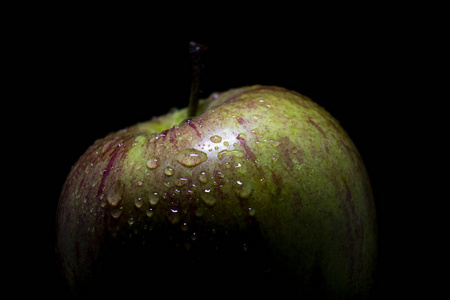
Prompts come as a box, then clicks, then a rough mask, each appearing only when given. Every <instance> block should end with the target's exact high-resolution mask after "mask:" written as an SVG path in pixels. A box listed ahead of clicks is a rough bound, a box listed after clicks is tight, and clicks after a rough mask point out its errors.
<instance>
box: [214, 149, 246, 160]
mask: <svg viewBox="0 0 450 300" xmlns="http://www.w3.org/2000/svg"><path fill="white" fill-rule="evenodd" d="M225 156H235V157H239V158H241V157H244V152H242V151H241V150H222V151H220V152H219V153H217V158H219V159H223V158H224V157H225Z"/></svg>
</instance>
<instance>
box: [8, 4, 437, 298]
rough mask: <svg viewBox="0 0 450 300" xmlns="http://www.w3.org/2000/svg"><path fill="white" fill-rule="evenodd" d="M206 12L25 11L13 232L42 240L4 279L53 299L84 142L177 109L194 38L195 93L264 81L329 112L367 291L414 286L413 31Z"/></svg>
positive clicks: (358, 20) (419, 268)
mask: <svg viewBox="0 0 450 300" xmlns="http://www.w3.org/2000/svg"><path fill="white" fill-rule="evenodd" d="M217 9H219V8H215V9H213V10H211V11H210V12H208V13H205V14H199V15H200V17H199V16H198V15H195V16H192V17H190V16H189V15H188V16H187V17H186V16H185V17H184V18H179V16H178V15H176V14H173V13H168V14H167V15H165V16H163V17H159V13H160V11H159V10H153V11H151V12H149V15H148V16H139V17H137V16H135V14H134V13H125V12H124V13H117V12H116V13H115V14H111V15H109V14H108V13H106V12H104V11H102V10H96V11H95V12H93V13H90V12H89V10H88V9H87V10H86V11H87V12H86V11H84V10H82V11H83V12H80V13H69V12H68V11H61V12H60V13H59V14H56V15H53V14H50V16H48V17H45V18H44V17H42V18H40V17H37V18H34V19H33V21H32V22H28V23H27V25H26V26H25V27H24V28H23V31H22V32H23V34H22V35H21V36H20V37H18V38H17V37H16V38H15V40H16V41H18V42H20V46H17V47H16V48H15V49H17V52H18V53H17V56H16V57H17V58H16V59H15V60H13V63H16V64H17V68H16V69H15V71H14V76H17V77H18V78H20V79H21V80H22V82H27V84H25V85H21V86H20V88H17V89H16V93H17V95H16V98H15V99H17V102H18V103H16V104H19V105H18V106H19V108H18V111H23V110H25V111H26V113H27V114H26V116H25V115H22V118H23V119H28V120H32V122H31V123H30V125H28V126H29V127H30V128H29V131H30V132H32V134H29V133H27V134H26V135H25V136H30V135H31V136H32V139H27V141H28V142H27V147H26V151H27V153H28V155H29V153H30V152H31V153H33V157H32V158H33V160H32V162H33V164H31V163H30V164H29V165H28V169H27V170H28V171H27V172H28V174H34V175H36V174H39V175H36V176H34V175H33V176H34V177H35V178H36V179H35V180H34V182H37V186H38V188H35V192H34V195H38V196H36V199H35V200H38V201H39V202H32V201H31V202H30V203H31V204H30V205H31V208H30V209H29V210H31V211H32V212H33V213H32V215H34V216H35V215H38V216H39V217H38V218H37V220H36V221H35V218H30V219H29V220H30V223H31V224H28V223H27V224H26V229H23V230H21V232H22V233H21V235H20V236H21V237H23V236H24V235H26V236H27V237H28V239H31V238H33V237H36V238H39V239H40V240H41V241H43V242H42V243H39V245H35V244H34V242H33V243H31V244H32V246H31V245H30V244H28V243H27V245H26V246H24V247H21V248H24V249H25V250H21V251H23V253H24V254H23V255H22V256H23V257H27V256H28V257H32V262H30V263H28V262H27V263H25V266H21V267H19V268H16V269H15V271H14V272H15V273H17V278H18V279H17V280H19V281H24V282H33V283H34V285H33V289H34V290H35V291H36V293H37V294H43V295H55V296H59V295H61V293H62V290H61V289H60V285H61V280H62V278H61V276H60V275H59V273H58V269H57V264H56V260H55V259H56V257H55V254H54V253H55V252H54V234H55V232H54V228H55V223H54V218H55V210H56V206H57V202H58V198H59V194H60V192H61V188H62V185H63V183H64V181H65V178H66V177H67V175H68V173H69V171H70V168H71V166H72V165H73V164H74V163H75V162H76V160H77V159H78V158H79V157H80V156H81V155H82V154H83V152H84V151H85V150H86V149H87V147H88V146H89V145H91V144H92V143H93V142H94V141H95V140H96V139H98V138H101V137H103V136H105V135H106V134H108V133H110V132H112V131H116V130H119V129H122V128H124V127H127V126H130V125H133V124H135V123H137V122H140V121H145V120H148V119H150V118H151V117H152V116H157V115H161V114H164V113H166V112H168V111H169V110H170V108H172V107H179V108H180V107H185V106H187V103H188V98H189V88H190V61H189V55H188V42H189V41H191V40H194V41H197V42H199V43H203V44H206V45H207V46H208V47H209V50H208V52H207V54H206V56H205V69H204V73H203V77H202V86H201V96H203V97H207V96H208V95H209V94H210V93H212V92H215V91H225V90H227V89H229V88H234V87H240V86H245V85H253V84H266V85H277V86H282V87H285V88H288V89H292V90H295V91H297V92H300V93H302V94H304V95H306V96H308V97H310V98H311V99H313V100H314V101H315V102H317V103H318V104H319V105H321V106H322V107H324V108H325V109H326V110H328V111H329V112H330V113H331V114H332V115H333V116H334V117H335V118H336V119H338V120H339V121H340V123H341V125H342V126H343V127H344V129H345V130H346V131H347V132H348V134H349V135H350V137H351V138H352V140H353V141H354V143H355V144H356V146H357V148H358V149H359V151H360V153H361V156H362V158H363V161H364V162H365V164H366V167H367V170H368V173H369V176H370V178H371V183H372V187H373V193H374V196H375V201H376V207H377V217H378V226H379V264H378V280H377V295H378V297H379V298H385V297H386V295H390V296H392V295H398V296H402V295H405V293H411V292H412V293H414V291H415V289H416V288H415V289H411V286H416V287H417V286H419V284H418V282H421V284H422V282H423V281H422V278H423V276H424V274H425V273H424V272H423V270H424V269H425V265H426V264H427V262H425V261H423V260H422V259H420V257H421V254H420V253H421V250H422V248H423V247H424V246H423V245H424V244H427V243H429V242H430V237H429V236H428V234H427V233H426V232H425V231H424V229H423V228H422V225H421V222H420V221H419V222H417V218H416V216H415V215H414V213H413V212H412V209H415V208H413V207H414V206H415V205H416V203H418V202H417V199H415V195H411V193H406V192H405V191H408V190H409V191H410V190H411V186H414V185H415V182H416V181H414V180H413V181H407V180H406V179H405V178H406V177H407V176H410V175H413V174H411V173H412V169H413V168H412V167H411V165H410V160H409V158H406V156H405V153H409V152H411V145H410V139H411V134H410V132H411V130H412V129H411V126H410V124H409V123H408V122H407V121H406V119H407V118H408V117H410V114H411V113H410V111H409V109H408V107H410V106H411V99H410V98H409V96H407V95H406V92H405V91H406V90H407V89H408V88H409V89H410V88H411V87H408V86H409V84H406V83H405V82H404V81H403V80H404V78H405V77H406V76H407V74H408V73H410V72H414V70H415V67H414V66H412V65H411V64H410V56H409V55H408V51H407V49H408V47H409V46H410V45H411V44H414V43H412V42H411V36H412V35H414V34H416V33H417V31H416V29H415V28H414V29H412V28H411V27H409V25H408V24H409V23H408V21H404V20H401V19H399V20H398V17H399V15H400V14H401V13H400V11H396V12H394V13H387V12H385V11H379V10H376V11H372V12H370V10H368V9H363V10H359V11H358V12H352V13H351V12H349V11H348V10H347V9H346V8H343V11H339V13H337V12H334V8H330V9H329V10H327V12H321V13H318V15H315V16H310V15H309V14H308V13H307V12H290V13H289V14H288V15H286V14H285V13H286V12H287V11H288V10H289V9H288V8H283V9H281V10H279V11H270V10H268V11H266V12H265V13H259V12H256V11H250V12H245V13H242V12H239V11H233V12H230V13H229V14H228V15H218V14H216V13H215V10H217ZM273 15H276V18H273ZM405 22H407V23H405ZM416 66H417V65H416ZM22 96H23V97H22ZM21 97H22V98H21ZM23 98H26V99H30V101H29V102H26V103H25V102H23V101H21V99H23ZM38 158H39V159H38ZM42 170H45V171H46V172H45V176H41V174H44V173H39V172H42ZM411 177H415V176H414V175H413V176H411ZM408 178H409V177H408ZM36 191H37V192H36ZM30 249H34V250H30ZM21 253H22V252H21ZM31 254H33V255H31ZM35 256H36V258H35ZM49 274H50V275H49ZM426 274H428V273H426Z"/></svg>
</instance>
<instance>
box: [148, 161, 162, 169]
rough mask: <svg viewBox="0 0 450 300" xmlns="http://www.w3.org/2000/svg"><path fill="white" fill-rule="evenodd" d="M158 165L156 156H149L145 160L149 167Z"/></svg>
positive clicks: (154, 167) (153, 167) (152, 167)
mask: <svg viewBox="0 0 450 300" xmlns="http://www.w3.org/2000/svg"><path fill="white" fill-rule="evenodd" d="M158 166H159V160H158V159H157V158H150V159H149V160H147V167H148V168H149V169H152V170H154V169H156V168H157V167H158Z"/></svg>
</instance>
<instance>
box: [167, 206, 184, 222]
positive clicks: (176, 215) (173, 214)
mask: <svg viewBox="0 0 450 300" xmlns="http://www.w3.org/2000/svg"><path fill="white" fill-rule="evenodd" d="M167 218H168V219H169V222H170V223H172V224H174V225H175V224H177V223H178V222H180V219H181V217H180V212H179V211H178V210H177V209H173V208H172V209H170V210H169V213H168V214H167Z"/></svg>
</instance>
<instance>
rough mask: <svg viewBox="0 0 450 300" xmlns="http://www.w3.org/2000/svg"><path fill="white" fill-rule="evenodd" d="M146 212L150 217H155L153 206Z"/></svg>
mask: <svg viewBox="0 0 450 300" xmlns="http://www.w3.org/2000/svg"><path fill="white" fill-rule="evenodd" d="M146 214H147V217H149V218H151V217H153V208H152V207H150V209H149V210H147V212H146Z"/></svg>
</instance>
